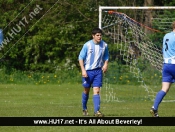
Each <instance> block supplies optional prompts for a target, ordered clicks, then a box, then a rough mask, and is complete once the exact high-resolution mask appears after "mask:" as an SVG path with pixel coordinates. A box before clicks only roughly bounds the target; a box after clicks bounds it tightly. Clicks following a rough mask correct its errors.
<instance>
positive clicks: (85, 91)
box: [82, 88, 90, 116]
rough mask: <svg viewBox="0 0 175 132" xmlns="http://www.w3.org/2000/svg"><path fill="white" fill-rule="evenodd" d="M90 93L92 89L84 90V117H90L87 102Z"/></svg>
mask: <svg viewBox="0 0 175 132" xmlns="http://www.w3.org/2000/svg"><path fill="white" fill-rule="evenodd" d="M89 92H90V88H84V91H83V92H82V107H83V115H84V116H87V115H88V110H87V102H88V99H89Z"/></svg>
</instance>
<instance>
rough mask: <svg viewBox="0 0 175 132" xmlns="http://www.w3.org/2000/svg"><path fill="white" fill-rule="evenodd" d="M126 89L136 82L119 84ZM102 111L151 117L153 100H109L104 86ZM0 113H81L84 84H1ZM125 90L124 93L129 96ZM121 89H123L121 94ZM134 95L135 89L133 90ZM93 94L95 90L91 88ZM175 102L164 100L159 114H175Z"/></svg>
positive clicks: (51, 131) (63, 130)
mask: <svg viewBox="0 0 175 132" xmlns="http://www.w3.org/2000/svg"><path fill="white" fill-rule="evenodd" d="M117 87H122V88H123V89H125V90H127V89H128V90H129V89H132V88H135V87H136V86H129V85H119V86H117ZM102 90H103V91H102V103H101V111H102V112H103V113H104V114H105V116H108V117H110V116H116V117H150V113H149V109H150V107H151V106H152V103H153V101H152V100H133V101H132V100H130V101H124V102H122V101H121V102H116V101H114V100H113V101H112V100H111V101H106V100H105V96H106V95H105V94H106V92H105V89H102ZM0 91H1V92H0V97H1V100H0V104H1V105H0V116H1V117H81V116H82V109H81V93H82V87H81V84H60V85H47V84H46V85H17V84H9V85H2V84H1V85H0ZM127 93H128V92H127V91H126V92H123V97H124V96H126V97H127V96H128V94H127ZM121 94H122V93H120V95H121ZM132 94H133V96H137V94H138V93H136V95H134V94H135V93H134V92H133V93H132ZM91 95H92V91H91ZM173 105H174V102H164V103H162V104H161V105H160V108H159V109H160V111H159V114H160V116H162V117H165V116H168V117H174V116H175V113H174V109H172V106H173ZM88 106H89V107H88V109H89V113H90V116H92V115H93V104H92V96H90V99H89V103H88ZM0 131H1V132H8V131H9V132H12V131H13V132H24V131H25V132H32V131H37V132H55V131H56V132H79V131H85V132H90V131H91V132H93V131H95V132H110V131H120V132H140V131H143V132H150V131H154V132H158V131H159V132H173V131H175V127H164V126H162V127H156V126H154V127H141V126H138V127H124V126H123V127H122V126H120V127H119V126H116V127H113V126H112V127H110V126H109V127H106V126H105V127H103V126H99V127H97V126H92V127H90V126H88V127H83V126H80V127H79V126H75V127H65V126H63V127H56V126H54V127H47V126H46V127H34V126H33V127H22V126H19V127H15V126H10V127H4V126H3V127H0Z"/></svg>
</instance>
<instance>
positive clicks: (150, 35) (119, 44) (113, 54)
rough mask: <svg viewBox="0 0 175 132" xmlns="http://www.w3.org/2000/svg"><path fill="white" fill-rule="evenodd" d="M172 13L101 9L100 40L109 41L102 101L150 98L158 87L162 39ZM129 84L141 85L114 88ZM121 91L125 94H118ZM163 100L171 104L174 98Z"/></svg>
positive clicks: (171, 11)
mask: <svg viewBox="0 0 175 132" xmlns="http://www.w3.org/2000/svg"><path fill="white" fill-rule="evenodd" d="M173 14H174V13H173V10H158V9H157V10H138V9H137V10H121V11H120V12H119V10H115V11H114V10H113V11H111V10H103V12H102V23H101V25H102V27H101V28H102V30H103V32H104V36H105V37H104V38H105V39H107V40H108V41H109V42H110V43H109V50H110V68H109V72H108V73H107V74H106V75H105V79H104V83H105V86H104V87H105V90H104V92H103V94H104V93H105V98H104V99H105V101H126V100H131V99H134V100H153V99H154V97H155V94H156V92H157V91H158V90H160V88H161V69H162V62H163V58H162V51H161V46H162V39H163V36H164V35H165V33H166V32H170V31H171V30H172V28H171V23H172V21H174V20H175V14H174V15H173ZM170 15H171V17H169V16H170ZM109 38H110V39H109ZM119 62H120V63H119ZM121 65H122V66H121ZM126 66H127V67H126ZM121 67H122V68H121ZM123 67H126V68H125V69H123ZM111 69H112V70H111ZM119 69H120V70H119ZM122 70H123V71H122ZM128 71H129V73H128ZM131 81H132V82H133V81H134V82H137V83H139V84H141V85H140V86H133V88H132V89H131V91H130V89H128V88H122V87H123V86H118V85H116V84H121V82H122V83H124V84H128V85H131V84H134V83H131ZM140 87H142V88H140ZM124 89H125V90H126V91H125V92H121V91H123V90H124ZM119 93H120V94H119ZM131 93H132V94H131ZM130 94H131V95H130ZM165 100H166V101H170V100H171V101H172V100H174V97H173V95H170V96H168V97H166V98H165Z"/></svg>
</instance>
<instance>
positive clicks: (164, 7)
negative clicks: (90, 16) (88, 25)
mask: <svg viewBox="0 0 175 132" xmlns="http://www.w3.org/2000/svg"><path fill="white" fill-rule="evenodd" d="M117 9H126V10H127V9H150V10H154V9H175V6H152V7H151V6H150V7H149V6H144V7H133V6H99V28H100V29H101V28H102V25H101V23H102V10H117Z"/></svg>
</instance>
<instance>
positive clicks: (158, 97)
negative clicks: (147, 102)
mask: <svg viewBox="0 0 175 132" xmlns="http://www.w3.org/2000/svg"><path fill="white" fill-rule="evenodd" d="M165 95H166V93H165V92H164V91H162V90H160V91H159V92H158V93H157V95H156V98H155V100H154V105H153V107H154V109H155V110H158V107H159V104H160V103H161V101H162V99H163V98H164V96H165Z"/></svg>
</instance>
